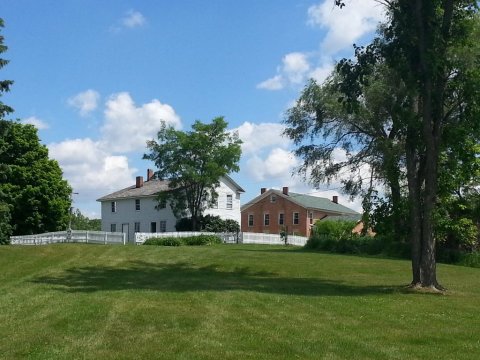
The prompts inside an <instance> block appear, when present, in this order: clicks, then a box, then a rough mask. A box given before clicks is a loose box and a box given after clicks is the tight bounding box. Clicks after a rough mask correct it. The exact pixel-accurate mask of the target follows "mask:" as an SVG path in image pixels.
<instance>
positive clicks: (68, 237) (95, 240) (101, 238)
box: [10, 230, 126, 245]
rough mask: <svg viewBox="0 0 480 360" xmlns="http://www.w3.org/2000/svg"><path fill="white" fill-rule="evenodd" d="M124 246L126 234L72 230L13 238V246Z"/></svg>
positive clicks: (11, 240)
mask: <svg viewBox="0 0 480 360" xmlns="http://www.w3.org/2000/svg"><path fill="white" fill-rule="evenodd" d="M66 242H68V243H77V242H80V243H82V242H83V243H90V244H123V245H125V242H126V234H124V233H121V232H114V233H112V232H105V231H86V230H72V231H71V232H69V231H56V232H49V233H44V234H36V235H20V236H11V237H10V243H11V244H12V245H46V244H55V243H66Z"/></svg>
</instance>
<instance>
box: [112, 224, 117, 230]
mask: <svg viewBox="0 0 480 360" xmlns="http://www.w3.org/2000/svg"><path fill="white" fill-rule="evenodd" d="M110 232H117V224H110Z"/></svg>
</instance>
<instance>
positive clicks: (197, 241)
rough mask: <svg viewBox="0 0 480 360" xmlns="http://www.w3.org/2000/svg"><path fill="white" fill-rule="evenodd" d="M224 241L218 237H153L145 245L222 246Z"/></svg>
mask: <svg viewBox="0 0 480 360" xmlns="http://www.w3.org/2000/svg"><path fill="white" fill-rule="evenodd" d="M221 243H222V239H221V238H219V237H218V236H216V235H198V236H188V237H153V238H150V239H147V240H146V241H145V242H144V243H143V245H157V246H182V245H187V246H198V245H212V244H221Z"/></svg>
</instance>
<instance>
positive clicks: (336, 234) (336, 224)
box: [313, 220, 357, 239]
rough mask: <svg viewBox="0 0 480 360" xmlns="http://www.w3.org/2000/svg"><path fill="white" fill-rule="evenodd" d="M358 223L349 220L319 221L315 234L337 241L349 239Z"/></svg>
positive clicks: (315, 227)
mask: <svg viewBox="0 0 480 360" xmlns="http://www.w3.org/2000/svg"><path fill="white" fill-rule="evenodd" d="M356 224H357V223H356V222H355V221H349V220H322V221H317V222H316V223H315V226H314V228H313V233H314V234H315V235H317V234H318V235H320V236H328V237H333V238H335V239H349V238H350V237H351V235H352V230H353V228H354V227H355V225H356Z"/></svg>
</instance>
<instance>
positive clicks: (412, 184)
mask: <svg viewBox="0 0 480 360" xmlns="http://www.w3.org/2000/svg"><path fill="white" fill-rule="evenodd" d="M409 132H410V136H407V141H406V145H405V147H406V162H407V181H408V207H409V214H410V217H409V223H410V234H409V235H410V243H411V251H412V283H411V286H412V287H415V286H421V282H422V281H421V271H420V264H421V244H422V227H421V224H422V218H421V212H420V206H421V204H420V203H419V201H420V187H419V184H418V182H419V176H420V171H419V170H418V169H417V162H418V161H417V159H416V155H415V145H414V144H413V141H414V140H413V139H412V138H411V132H412V129H409Z"/></svg>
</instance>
